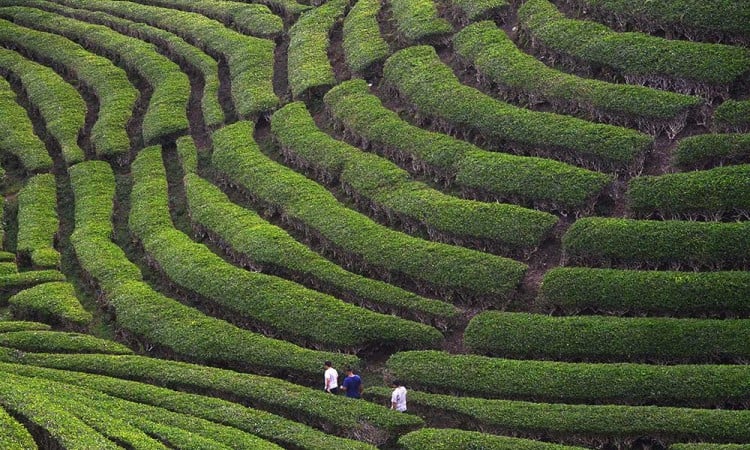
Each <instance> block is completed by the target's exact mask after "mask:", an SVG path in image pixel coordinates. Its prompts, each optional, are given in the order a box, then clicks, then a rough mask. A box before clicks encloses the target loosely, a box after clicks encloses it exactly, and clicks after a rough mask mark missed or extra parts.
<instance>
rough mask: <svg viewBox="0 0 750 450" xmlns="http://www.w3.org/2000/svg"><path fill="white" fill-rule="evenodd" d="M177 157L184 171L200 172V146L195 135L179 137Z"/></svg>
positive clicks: (189, 172)
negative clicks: (197, 144)
mask: <svg viewBox="0 0 750 450" xmlns="http://www.w3.org/2000/svg"><path fill="white" fill-rule="evenodd" d="M176 146H177V159H178V160H179V162H180V167H181V168H182V173H184V174H186V175H188V174H196V173H198V147H197V146H196V145H195V141H194V140H193V137H192V136H190V135H187V136H182V137H180V138H178V139H177V142H176Z"/></svg>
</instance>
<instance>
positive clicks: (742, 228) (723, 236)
mask: <svg viewBox="0 0 750 450" xmlns="http://www.w3.org/2000/svg"><path fill="white" fill-rule="evenodd" d="M562 245H563V251H564V252H565V255H566V258H567V259H568V260H569V261H570V262H572V263H575V264H578V263H585V264H586V265H592V264H596V265H600V264H603V265H616V266H627V267H636V268H641V267H659V268H668V267H671V268H679V267H688V268H693V267H694V268H709V269H712V270H720V269H741V270H744V269H746V268H748V267H749V266H748V263H750V258H749V256H750V222H732V223H718V222H693V221H679V220H666V221H658V220H632V219H617V218H604V217H586V218H582V219H578V220H577V221H575V222H574V223H573V225H571V227H570V228H568V231H567V232H566V233H565V235H563V237H562Z"/></svg>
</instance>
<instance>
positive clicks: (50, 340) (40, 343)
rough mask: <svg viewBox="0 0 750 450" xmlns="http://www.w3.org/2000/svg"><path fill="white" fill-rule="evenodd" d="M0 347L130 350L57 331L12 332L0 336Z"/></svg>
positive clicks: (94, 350) (86, 336)
mask: <svg viewBox="0 0 750 450" xmlns="http://www.w3.org/2000/svg"><path fill="white" fill-rule="evenodd" d="M0 346H3V347H11V348H16V349H18V350H22V351H25V352H42V353H43V352H61V353H110V354H113V355H128V354H131V353H133V352H132V350H130V349H129V348H127V347H125V346H124V345H122V344H118V343H117V342H113V341H107V340H104V339H99V338H96V337H94V336H91V335H88V334H80V333H63V332H59V331H34V330H29V331H13V332H5V333H2V334H0Z"/></svg>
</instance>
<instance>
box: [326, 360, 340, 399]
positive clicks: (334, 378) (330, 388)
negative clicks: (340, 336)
mask: <svg viewBox="0 0 750 450" xmlns="http://www.w3.org/2000/svg"><path fill="white" fill-rule="evenodd" d="M323 366H324V367H325V373H324V374H323V379H324V380H325V383H326V384H325V390H326V392H329V393H331V394H338V393H339V373H338V372H337V371H336V369H334V368H333V366H332V364H331V361H326V362H324V363H323Z"/></svg>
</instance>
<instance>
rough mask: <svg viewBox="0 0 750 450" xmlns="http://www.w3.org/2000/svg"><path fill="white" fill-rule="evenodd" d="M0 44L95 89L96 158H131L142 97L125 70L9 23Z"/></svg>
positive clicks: (2, 26)
mask: <svg viewBox="0 0 750 450" xmlns="http://www.w3.org/2000/svg"><path fill="white" fill-rule="evenodd" d="M0 42H3V43H5V44H6V45H12V46H14V48H16V49H21V50H23V52H24V54H26V53H28V54H31V55H32V56H33V57H34V59H37V60H39V61H42V62H45V61H49V62H50V64H51V65H52V66H54V67H55V68H57V69H58V70H59V71H61V72H64V73H69V74H71V76H72V77H74V78H75V79H76V80H78V81H79V82H80V83H81V84H83V85H84V86H86V87H87V88H88V89H91V91H92V93H93V95H95V96H96V99H97V100H98V102H99V114H98V115H97V120H96V122H95V123H94V125H93V127H92V128H91V132H90V133H89V138H90V140H91V144H92V145H93V147H94V151H95V152H96V155H97V156H99V157H100V158H116V159H124V158H126V157H127V153H128V151H129V150H130V138H129V137H128V134H127V132H126V128H127V123H128V120H129V119H130V117H131V115H132V111H133V107H134V106H135V101H136V98H137V97H138V93H137V91H136V90H135V88H134V87H133V85H131V84H130V81H128V77H127V75H126V74H125V71H124V70H122V69H120V68H119V67H116V66H115V65H114V64H113V63H112V62H111V61H109V60H108V59H106V58H102V57H100V56H96V55H94V54H92V53H89V52H88V51H86V50H84V49H83V47H81V46H80V45H78V44H76V43H74V42H71V41H70V40H68V39H65V38H63V37H62V36H58V35H56V34H51V33H44V32H41V31H36V30H31V29H29V28H23V27H20V26H18V25H15V24H12V23H11V22H8V21H5V20H1V21H0ZM45 154H46V152H45Z"/></svg>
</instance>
